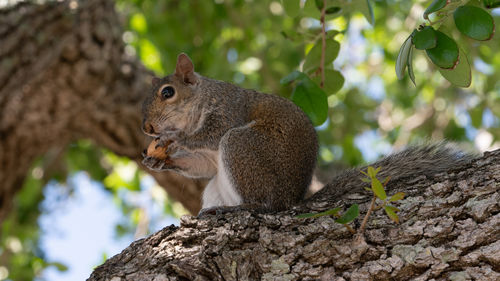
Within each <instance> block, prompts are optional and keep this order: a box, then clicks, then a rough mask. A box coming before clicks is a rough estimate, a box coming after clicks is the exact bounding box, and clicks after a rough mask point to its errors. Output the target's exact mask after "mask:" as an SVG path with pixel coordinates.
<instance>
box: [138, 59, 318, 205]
mask: <svg viewBox="0 0 500 281" xmlns="http://www.w3.org/2000/svg"><path fill="white" fill-rule="evenodd" d="M182 56H183V55H180V57H179V60H180V61H179V62H178V65H179V63H183V62H182V61H181V60H185V58H183V57H182ZM186 58H187V57H186ZM178 68H179V67H178ZM179 72H181V71H179V70H176V73H175V74H172V75H169V76H167V77H165V78H162V79H161V80H160V79H158V80H156V81H153V82H154V83H153V84H154V86H153V91H152V93H151V94H150V95H149V96H148V98H147V99H146V101H145V102H144V106H143V115H144V120H145V121H144V131H145V132H147V133H149V134H150V135H153V136H160V137H161V136H162V135H163V134H164V132H165V131H168V132H169V133H168V134H169V135H174V136H173V138H175V142H174V143H176V147H175V148H174V150H177V151H178V153H177V154H176V153H175V152H174V153H173V154H172V152H170V153H169V154H172V157H170V158H171V159H170V161H173V163H170V162H167V164H165V162H160V163H158V161H154V159H146V160H145V164H146V165H147V166H149V167H151V168H156V169H159V170H165V169H171V170H176V171H179V172H180V173H183V174H184V175H187V176H191V177H204V178H213V177H215V176H216V175H217V174H218V173H220V172H221V171H219V169H220V164H221V163H218V161H219V159H220V161H222V162H223V163H222V164H223V165H222V166H223V167H224V168H225V171H224V172H225V173H227V175H228V178H229V181H230V184H231V185H233V187H234V189H235V190H236V191H237V193H238V194H239V196H241V198H242V201H241V203H242V204H244V205H249V206H250V205H251V206H256V207H258V208H262V209H266V210H283V209H286V208H289V207H290V206H292V205H293V204H295V203H297V202H299V201H300V200H302V199H303V197H304V194H305V192H306V190H307V188H308V186H309V184H310V182H311V178H312V174H313V170H314V167H315V163H316V157H317V151H318V144H317V138H316V132H315V130H314V127H313V125H312V124H311V122H310V120H309V119H308V118H307V116H306V115H305V114H304V112H303V111H302V110H300V108H298V107H297V106H296V105H295V104H293V103H292V102H291V101H289V100H287V99H284V98H281V97H278V96H275V95H269V94H264V93H260V92H257V91H254V90H248V89H243V88H240V87H238V86H235V85H233V84H230V83H226V82H222V81H217V80H213V79H209V78H206V77H203V76H200V75H198V74H196V73H194V76H192V75H191V74H189V75H191V78H190V79H191V80H190V81H189V82H186V81H185V80H184V79H185V77H184V76H185V75H184V74H182V73H179ZM192 82H194V83H192ZM165 85H171V86H172V87H174V88H175V90H176V94H177V95H178V97H177V100H175V101H169V100H168V99H163V98H162V96H161V95H160V94H159V91H160V90H161V89H162V87H165ZM172 132H179V133H172ZM166 138H168V137H166ZM171 145H172V144H171ZM171 145H170V146H171ZM187 154H190V155H187ZM217 154H220V155H219V157H220V158H218V157H217ZM186 155H187V156H186ZM193 155H195V156H193ZM186 157H196V158H197V160H198V161H191V162H189V163H190V165H191V167H182V163H183V161H184V162H186V161H187V160H185V158H186ZM176 158H177V159H176ZM203 159H209V160H208V161H206V163H208V164H207V165H208V166H213V167H210V168H196V169H193V168H192V166H194V165H199V164H200V163H201V162H203ZM210 163H212V164H213V165H210ZM194 170H196V171H194ZM199 170H203V172H199ZM221 188H222V189H223V188H225V187H217V188H216V191H217V190H219V191H220V189H221ZM206 192H208V191H206ZM207 196H208V195H207ZM204 198H205V196H204ZM222 201H224V200H222ZM222 203H224V202H222ZM204 207H207V206H205V205H204Z"/></svg>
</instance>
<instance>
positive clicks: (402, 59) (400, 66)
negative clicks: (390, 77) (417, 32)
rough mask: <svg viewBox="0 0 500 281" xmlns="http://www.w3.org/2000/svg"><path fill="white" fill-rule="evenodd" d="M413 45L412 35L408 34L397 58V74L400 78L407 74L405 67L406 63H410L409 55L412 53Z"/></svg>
mask: <svg viewBox="0 0 500 281" xmlns="http://www.w3.org/2000/svg"><path fill="white" fill-rule="evenodd" d="M411 45H412V42H411V36H408V38H406V40H405V42H404V43H403V45H401V49H399V54H398V58H397V59H396V76H397V77H398V79H399V80H401V79H403V76H404V75H405V69H406V65H407V64H408V56H409V55H410V49H411Z"/></svg>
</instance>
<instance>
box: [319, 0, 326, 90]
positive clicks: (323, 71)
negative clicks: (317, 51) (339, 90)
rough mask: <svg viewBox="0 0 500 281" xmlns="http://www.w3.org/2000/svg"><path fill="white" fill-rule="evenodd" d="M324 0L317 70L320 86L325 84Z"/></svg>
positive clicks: (324, 3) (324, 1)
mask: <svg viewBox="0 0 500 281" xmlns="http://www.w3.org/2000/svg"><path fill="white" fill-rule="evenodd" d="M325 13H326V0H323V8H322V9H321V18H320V22H321V61H320V65H319V71H320V73H321V82H320V84H319V86H320V87H321V88H323V87H324V85H325V53H326V27H325Z"/></svg>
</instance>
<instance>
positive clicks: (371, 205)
mask: <svg viewBox="0 0 500 281" xmlns="http://www.w3.org/2000/svg"><path fill="white" fill-rule="evenodd" d="M375 200H377V197H375V195H374V196H373V199H372V202H371V203H370V208H368V211H367V212H366V215H365V218H364V219H363V222H362V223H361V227H360V228H359V234H363V232H364V231H365V226H366V223H367V222H368V217H369V216H370V214H371V213H372V211H373V209H374V207H375Z"/></svg>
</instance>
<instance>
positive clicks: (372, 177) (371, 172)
mask: <svg viewBox="0 0 500 281" xmlns="http://www.w3.org/2000/svg"><path fill="white" fill-rule="evenodd" d="M360 172H361V173H362V174H363V175H365V176H366V177H365V178H362V179H361V180H362V181H363V182H366V183H370V186H371V187H365V190H367V191H370V192H372V193H373V198H372V200H371V202H370V206H369V207H368V210H367V212H366V214H365V217H364V218H363V221H362V222H361V226H360V227H359V229H358V230H357V231H356V230H354V229H353V228H352V227H351V226H349V225H348V223H350V222H351V221H353V220H354V219H356V218H357V217H358V216H359V206H358V204H353V205H351V206H350V207H349V208H348V209H347V210H346V212H345V213H344V214H343V215H340V214H339V212H340V210H341V208H339V207H337V208H333V209H330V210H326V211H324V212H321V213H307V214H301V215H298V216H297V218H317V217H322V216H334V217H336V218H337V219H335V222H337V223H340V224H342V225H344V226H345V227H346V228H347V229H348V230H349V232H351V233H352V234H356V233H359V234H363V233H364V231H365V228H366V224H367V223H368V218H369V217H370V215H371V214H372V212H374V211H376V210H379V209H382V208H383V209H384V211H385V213H386V214H387V216H388V217H389V218H390V219H391V220H392V221H394V222H395V223H399V216H398V215H397V214H396V212H398V211H399V209H398V208H396V207H394V206H392V205H389V203H390V202H395V201H398V200H401V199H403V198H404V195H405V194H404V193H403V192H398V193H396V194H394V195H392V196H391V197H387V193H386V192H385V187H386V186H387V183H388V182H389V180H390V177H386V178H385V179H384V181H383V182H381V181H380V180H379V179H378V178H377V174H378V173H379V172H380V167H378V168H377V169H375V168H373V167H372V166H368V168H367V171H366V172H364V171H360ZM377 199H379V200H380V201H382V202H381V203H380V204H379V205H376V202H377Z"/></svg>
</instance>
